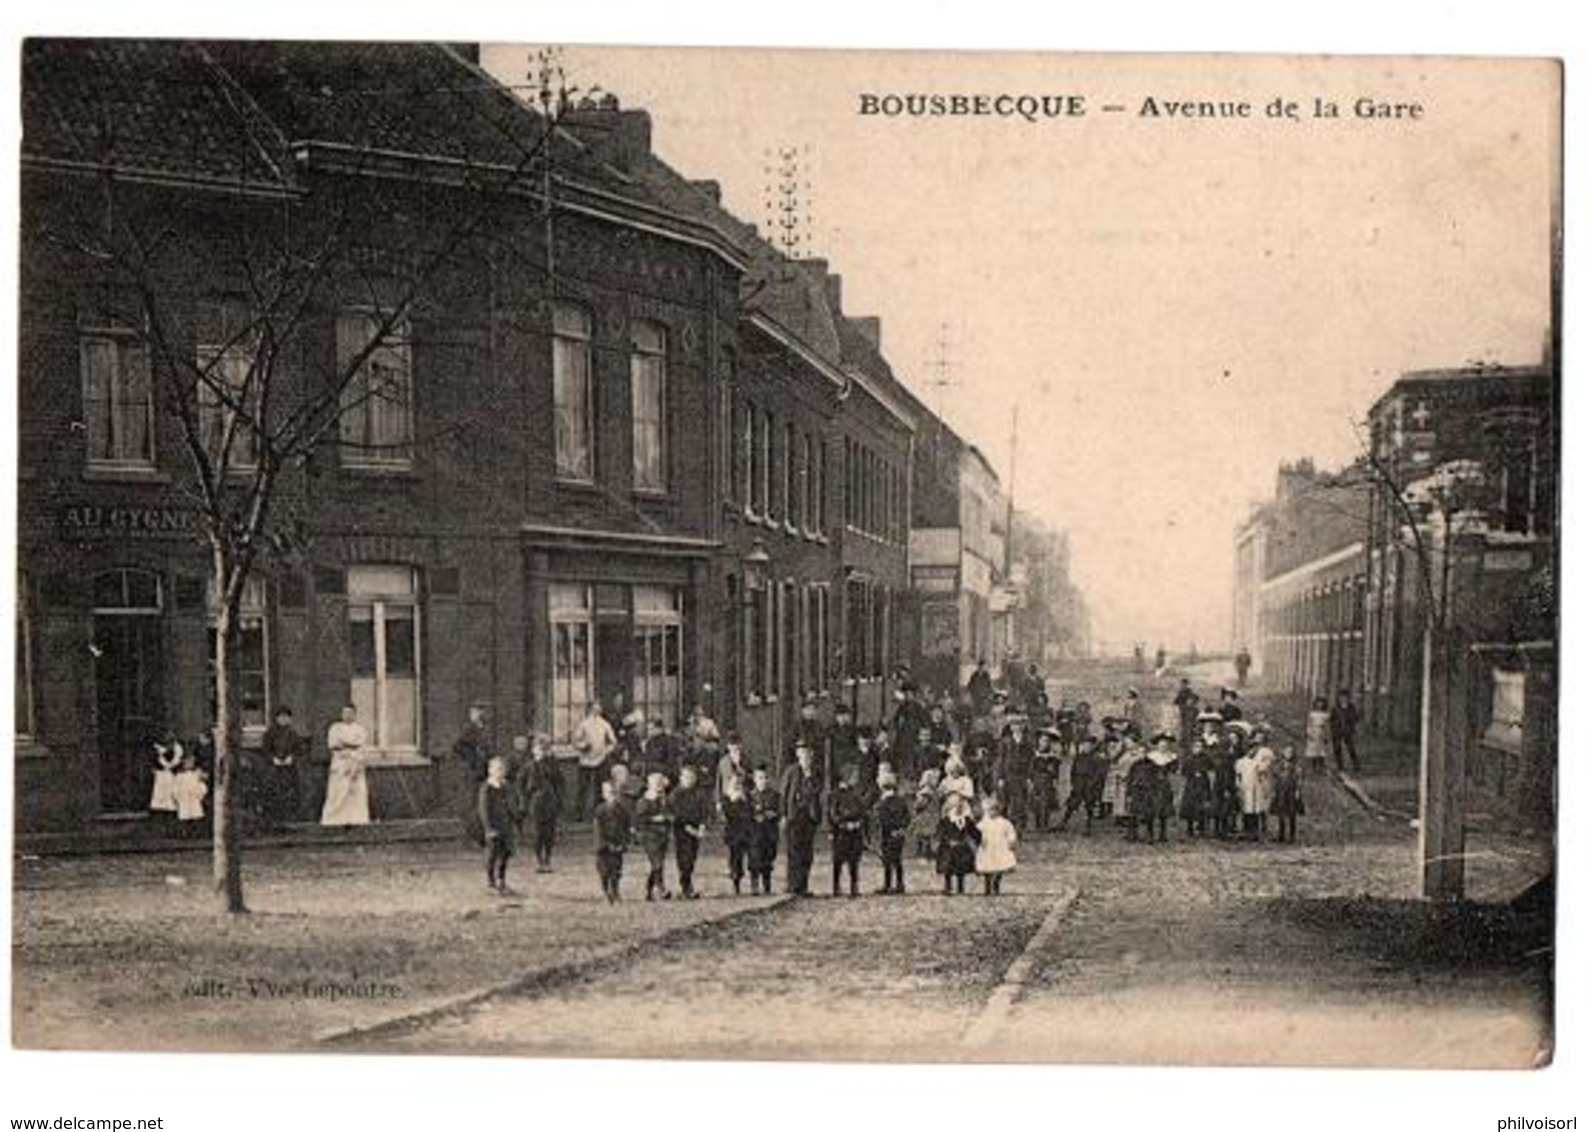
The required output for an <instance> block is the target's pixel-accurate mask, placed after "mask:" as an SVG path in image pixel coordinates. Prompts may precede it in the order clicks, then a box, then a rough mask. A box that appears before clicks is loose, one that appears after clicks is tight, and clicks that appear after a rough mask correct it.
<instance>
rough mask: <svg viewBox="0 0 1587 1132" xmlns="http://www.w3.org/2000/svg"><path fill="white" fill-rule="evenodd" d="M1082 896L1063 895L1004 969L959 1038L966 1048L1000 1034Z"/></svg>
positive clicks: (977, 1046)
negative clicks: (1045, 951) (1041, 955)
mask: <svg viewBox="0 0 1587 1132" xmlns="http://www.w3.org/2000/svg"><path fill="white" fill-rule="evenodd" d="M1079 898H1080V890H1079V889H1077V888H1074V889H1070V890H1069V891H1068V892H1066V893H1064V895H1062V896H1060V897H1059V898H1058V900H1057V902H1056V903H1054V904H1053V906H1052V909H1051V910H1050V911H1049V912H1048V913H1047V915H1046V916H1045V917H1043V919H1042V922H1041V923H1040V924H1039V925H1038V926H1037V928H1036V930H1035V932H1033V933H1032V934H1031V937H1030V939H1029V940H1027V941H1026V943H1025V946H1024V947H1023V948H1021V949H1020V953H1019V954H1018V955H1017V956H1015V957H1014V961H1013V962H1012V963H1010V964H1009V965H1008V970H1006V971H1004V972H1003V978H1002V980H1001V981H1000V982H999V983H998V985H997V986H996V988H994V989H993V991H992V994H991V996H990V997H989V998H988V999H987V1000H986V1005H985V1006H983V1007H981V1012H980V1013H979V1014H977V1015H976V1016H975V1020H974V1021H973V1022H971V1023H970V1025H969V1028H968V1029H966V1030H965V1031H964V1033H963V1035H961V1036H960V1038H959V1045H960V1046H962V1047H963V1048H964V1049H966V1050H978V1049H982V1048H984V1047H985V1046H986V1045H987V1044H988V1043H990V1042H991V1040H992V1038H993V1037H994V1036H995V1035H996V1034H997V1031H998V1028H999V1027H1000V1026H1002V1024H1003V1021H1004V1019H1006V1018H1007V1017H1008V1014H1009V1011H1010V1010H1012V1009H1013V1007H1014V1000H1015V999H1016V998H1018V997H1019V993H1020V991H1022V990H1024V989H1025V984H1026V983H1027V982H1029V981H1030V975H1031V971H1032V970H1034V969H1035V966H1036V956H1037V954H1038V953H1039V952H1041V950H1042V949H1043V948H1045V947H1046V946H1047V943H1048V941H1049V940H1051V939H1052V937H1053V936H1054V935H1056V934H1058V926H1059V925H1060V924H1062V923H1063V921H1064V917H1066V916H1067V915H1068V914H1069V909H1070V908H1072V907H1074V903H1075V901H1076V900H1078V899H1079Z"/></svg>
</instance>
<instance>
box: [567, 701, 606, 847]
mask: <svg viewBox="0 0 1587 1132" xmlns="http://www.w3.org/2000/svg"><path fill="white" fill-rule="evenodd" d="M616 747H617V733H616V732H615V731H613V730H612V725H611V724H610V723H608V722H606V717H605V716H604V715H602V714H601V701H600V700H591V701H590V706H589V707H588V708H586V709H585V712H584V718H583V719H581V720H579V723H578V726H577V727H575V728H574V729H573V749H574V750H576V751H577V752H578V754H579V820H580V821H589V820H590V817H591V815H592V814H593V813H594V811H595V803H596V800H597V799H598V798H599V797H600V789H601V780H602V779H603V778H605V777H606V762H607V760H608V759H609V758H611V755H612V751H613V750H615V749H616Z"/></svg>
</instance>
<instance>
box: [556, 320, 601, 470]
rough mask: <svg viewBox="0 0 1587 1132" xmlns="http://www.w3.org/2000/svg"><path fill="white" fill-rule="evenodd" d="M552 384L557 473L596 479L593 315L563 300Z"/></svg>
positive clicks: (558, 323) (557, 321) (557, 330)
mask: <svg viewBox="0 0 1587 1132" xmlns="http://www.w3.org/2000/svg"><path fill="white" fill-rule="evenodd" d="M551 331H552V337H551V387H552V399H553V401H554V404H555V426H554V427H555V432H556V454H557V475H558V476H559V477H560V478H562V479H568V480H582V481H585V482H589V481H593V480H594V479H595V411H594V408H595V407H594V386H593V382H592V381H591V367H590V338H591V326H590V316H589V314H588V313H587V312H585V311H584V310H582V309H581V308H579V307H575V306H570V305H568V304H566V303H563V304H559V305H558V306H557V307H556V308H555V310H554V311H553V312H552V327H551Z"/></svg>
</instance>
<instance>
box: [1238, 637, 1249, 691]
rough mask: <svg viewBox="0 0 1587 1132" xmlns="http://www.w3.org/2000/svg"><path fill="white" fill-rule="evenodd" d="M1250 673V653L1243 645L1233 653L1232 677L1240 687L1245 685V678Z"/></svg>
mask: <svg viewBox="0 0 1587 1132" xmlns="http://www.w3.org/2000/svg"><path fill="white" fill-rule="evenodd" d="M1250 673H1251V653H1250V651H1249V650H1248V649H1246V648H1245V646H1243V645H1242V646H1241V647H1240V651H1239V652H1237V653H1235V654H1234V679H1235V683H1237V684H1239V685H1240V687H1242V688H1243V687H1245V681H1246V678H1247V677H1248V676H1249V675H1250Z"/></svg>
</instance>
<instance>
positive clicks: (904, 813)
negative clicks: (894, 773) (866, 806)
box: [876, 794, 914, 847]
mask: <svg viewBox="0 0 1587 1132" xmlns="http://www.w3.org/2000/svg"><path fill="white" fill-rule="evenodd" d="M913 820H914V813H913V810H912V807H911V806H910V804H909V799H907V798H905V797H904V796H903V795H902V794H884V795H882V797H881V798H880V799H879V800H878V801H877V803H876V830H877V833H878V834H879V835H880V837H881V842H882V845H883V847H886V846H889V845H893V846H897V845H902V844H903V843H904V841H905V839H906V838H907V837H908V836H909V825H910V822H911V821H913Z"/></svg>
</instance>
